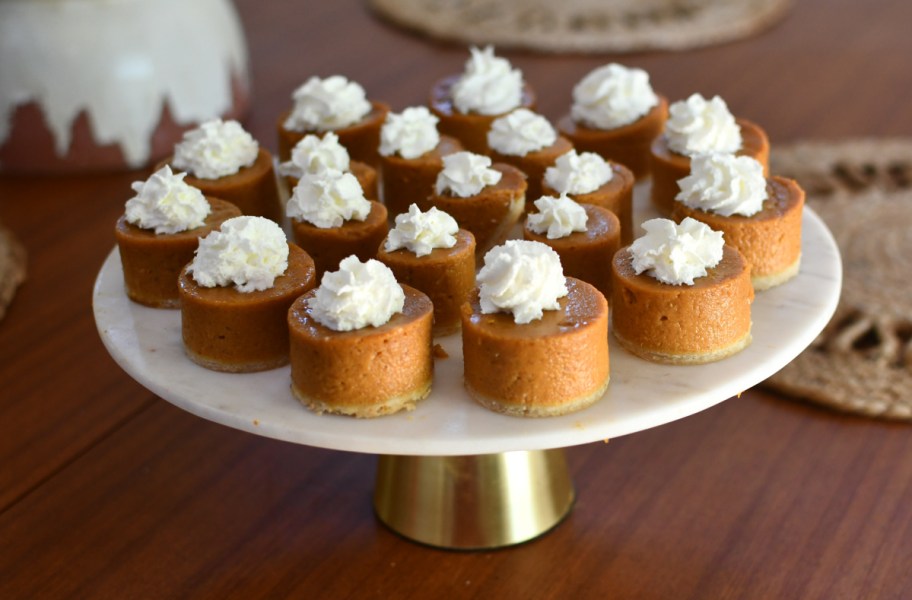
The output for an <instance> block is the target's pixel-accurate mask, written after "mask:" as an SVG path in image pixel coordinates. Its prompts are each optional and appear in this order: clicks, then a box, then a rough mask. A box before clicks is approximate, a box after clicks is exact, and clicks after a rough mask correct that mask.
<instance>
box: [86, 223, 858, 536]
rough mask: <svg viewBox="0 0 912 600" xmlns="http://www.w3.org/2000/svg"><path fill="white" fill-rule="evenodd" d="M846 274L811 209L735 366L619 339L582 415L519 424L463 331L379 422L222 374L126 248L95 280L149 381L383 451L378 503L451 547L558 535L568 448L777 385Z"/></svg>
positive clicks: (196, 405)
mask: <svg viewBox="0 0 912 600" xmlns="http://www.w3.org/2000/svg"><path fill="white" fill-rule="evenodd" d="M637 222H641V221H637ZM841 280H842V266H841V262H840V258H839V252H838V249H837V247H836V244H835V242H834V241H833V238H832V236H831V235H830V232H829V231H828V230H827V228H826V226H825V225H824V224H823V222H822V221H821V220H820V218H819V217H818V216H817V215H816V214H815V213H814V212H813V211H811V210H810V209H807V208H806V209H805V211H804V221H803V240H802V263H801V271H800V273H799V274H798V276H797V277H796V278H794V279H793V280H791V281H789V282H788V283H786V284H784V285H782V286H780V287H777V288H774V289H772V290H768V291H764V292H761V293H758V294H757V297H756V300H755V301H754V304H753V308H752V317H753V342H752V343H751V345H750V346H748V347H747V348H746V349H745V350H744V351H742V352H740V353H738V354H736V355H735V356H732V357H730V358H727V359H725V360H723V361H721V362H717V363H712V364H708V365H699V366H669V365H661V364H655V363H650V362H647V361H644V360H642V359H639V358H637V357H635V356H633V355H631V354H628V353H627V352H626V351H624V350H623V349H622V348H621V347H620V345H619V344H618V343H617V342H616V340H615V339H614V338H613V337H611V339H610V360H611V384H610V385H609V388H608V391H607V392H606V393H605V395H604V397H603V398H602V399H601V400H599V401H598V402H597V403H595V404H594V405H592V406H591V407H589V408H587V409H585V410H583V411H581V412H577V413H574V414H570V415H565V416H561V417H552V418H545V419H524V418H517V417H508V416H504V415H500V414H497V413H493V412H491V411H488V410H486V409H484V408H482V407H481V406H479V405H478V404H476V403H475V402H474V401H472V400H471V398H470V397H469V396H468V394H467V392H466V391H465V388H464V387H463V383H462V381H463V379H462V369H463V362H462V344H461V338H460V336H459V334H456V335H451V336H447V337H443V338H438V339H437V340H435V341H436V343H439V344H440V346H442V348H443V349H444V351H445V352H446V353H447V355H448V357H447V358H441V359H437V360H436V363H435V379H434V387H433V391H432V393H431V395H430V397H428V398H427V399H426V400H424V401H422V402H420V403H419V404H418V407H417V408H416V409H415V410H414V411H412V412H407V413H399V414H395V415H390V416H386V417H382V418H378V419H368V420H359V419H352V418H349V417H341V416H334V415H316V414H314V413H312V412H310V411H309V410H307V409H305V408H303V407H302V406H301V405H300V404H299V403H298V402H297V401H296V400H295V398H294V397H293V396H292V394H291V390H290V374H289V367H283V368H279V369H274V370H271V371H266V372H261V373H251V374H231V373H218V372H214V371H209V370H207V369H204V368H202V367H199V366H197V365H196V364H194V363H193V362H191V361H190V360H189V359H188V358H187V357H186V356H185V355H184V351H183V346H182V343H181V329H180V312H179V311H176V310H161V309H152V308H146V307H144V306H140V305H139V304H136V303H133V302H131V301H130V300H128V299H127V297H126V295H125V294H124V290H123V277H122V272H121V264H120V256H119V254H118V252H117V250H116V248H115V249H114V250H113V251H112V252H111V254H110V255H109V256H108V257H107V259H106V260H105V262H104V265H103V266H102V268H101V271H100V273H99V274H98V278H97V280H96V283H95V288H94V293H93V306H94V312H95V321H96V324H97V326H98V330H99V332H100V334H101V339H102V341H103V342H104V344H105V346H106V347H107V349H108V351H109V352H110V354H111V356H112V357H113V358H114V360H115V361H117V363H118V364H119V365H120V366H121V367H122V368H123V369H124V370H125V371H126V372H127V373H128V374H129V375H130V376H131V377H133V378H134V379H136V381H138V382H139V383H140V384H142V385H143V386H145V387H146V388H148V389H149V390H151V391H152V392H154V393H155V394H157V395H158V396H160V397H162V398H164V399H165V400H167V401H168V402H171V403H172V404H174V405H176V406H178V407H180V408H182V409H184V410H186V411H188V412H190V413H193V414H194V415H197V416H200V417H203V418H205V419H209V420H211V421H215V422H217V423H221V424H223V425H227V426H229V427H233V428H236V429H241V430H243V431H247V432H250V433H255V434H258V435H262V436H266V437H271V438H276V439H280V440H285V441H289V442H293V443H297V444H305V445H309V446H315V447H320V448H328V449H332V450H346V451H352V452H364V453H372V454H378V455H380V460H379V465H378V472H377V481H376V485H375V494H374V506H375V509H376V512H377V516H378V517H379V518H380V520H381V521H383V522H384V523H385V524H386V525H387V526H389V527H390V528H391V529H393V530H394V531H396V532H398V533H400V534H401V535H403V536H405V537H406V538H409V539H411V540H414V541H417V542H420V543H423V544H428V545H432V546H437V547H444V548H459V549H469V548H493V547H502V546H509V545H512V544H517V543H520V542H524V541H527V540H530V539H532V538H534V537H537V536H539V535H541V534H543V533H544V532H546V531H548V530H550V529H551V528H552V527H554V526H555V525H556V524H557V523H559V522H560V521H561V519H562V518H563V517H564V516H566V515H567V514H568V513H569V511H570V509H571V507H572V504H573V499H574V490H573V484H572V482H571V480H570V476H569V473H568V470H567V464H566V459H565V457H564V451H563V450H562V449H563V448H564V447H567V446H574V445H578V444H586V443H589V442H594V441H601V440H608V439H610V438H614V437H618V436H621V435H626V434H629V433H634V432H637V431H641V430H644V429H648V428H650V427H656V426H658V425H662V424H665V423H668V422H671V421H674V420H676V419H680V418H682V417H686V416H688V415H691V414H694V413H696V412H698V411H701V410H703V409H706V408H709V407H711V406H713V405H715V404H717V403H719V402H721V401H723V400H725V399H727V398H731V397H733V396H735V395H737V394H739V393H741V392H742V391H744V390H746V389H748V388H750V387H751V386H753V385H755V384H757V383H759V382H760V381H762V380H764V379H766V378H767V377H769V376H770V375H772V374H773V373H775V372H776V371H778V370H779V369H781V368H782V367H783V366H785V365H786V364H787V363H788V362H789V361H791V360H792V359H793V358H794V357H795V356H797V355H798V354H799V353H800V352H801V351H802V350H803V349H804V348H805V347H807V346H808V345H809V344H810V343H811V342H812V341H813V340H814V338H815V337H816V336H817V335H818V334H819V333H820V332H821V331H822V329H823V327H824V325H826V323H827V321H829V319H830V317H831V316H832V314H833V312H834V310H835V308H836V304H837V301H838V299H839V290H840V287H841Z"/></svg>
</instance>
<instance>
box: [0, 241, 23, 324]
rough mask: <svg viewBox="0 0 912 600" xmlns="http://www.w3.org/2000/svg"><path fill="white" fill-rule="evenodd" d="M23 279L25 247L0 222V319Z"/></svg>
mask: <svg viewBox="0 0 912 600" xmlns="http://www.w3.org/2000/svg"><path fill="white" fill-rule="evenodd" d="M24 280H25V248H24V247H23V246H22V244H21V243H19V240H17V239H16V238H15V237H14V236H13V234H12V232H10V230H8V229H6V228H5V227H3V225H2V224H0V319H3V317H4V315H6V307H7V306H9V305H10V302H12V301H13V296H14V295H15V294H16V288H18V287H19V284H20V283H22V282H23V281H24Z"/></svg>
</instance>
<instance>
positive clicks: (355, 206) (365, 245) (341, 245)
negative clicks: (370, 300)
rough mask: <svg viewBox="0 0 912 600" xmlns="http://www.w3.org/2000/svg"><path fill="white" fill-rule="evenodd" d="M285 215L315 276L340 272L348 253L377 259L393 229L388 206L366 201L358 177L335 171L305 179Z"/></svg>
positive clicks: (310, 174)
mask: <svg viewBox="0 0 912 600" xmlns="http://www.w3.org/2000/svg"><path fill="white" fill-rule="evenodd" d="M285 211H286V214H287V215H288V218H289V219H291V230H292V233H293V235H294V239H295V243H297V244H298V245H299V246H301V248H303V249H304V250H306V251H307V253H308V254H310V256H311V257H312V258H313V260H314V264H315V265H316V268H317V277H322V276H323V273H326V272H327V271H335V270H336V269H338V268H339V262H340V261H341V260H342V259H343V258H345V257H347V256H349V255H352V254H354V255H355V256H357V257H358V258H360V259H361V260H367V259H369V258H373V257H374V256H376V254H377V248H379V247H380V243H381V242H382V241H383V239H384V238H385V237H386V232H387V231H388V230H389V225H388V223H387V221H386V219H387V212H386V207H385V206H383V205H382V204H380V203H379V202H377V201H376V200H368V199H366V198H365V197H364V192H363V190H362V189H361V186H360V185H359V184H358V180H357V179H356V178H355V176H354V175H352V174H351V173H343V172H342V171H336V170H333V169H330V170H326V171H322V172H320V173H316V174H312V173H308V174H305V175H304V176H303V177H301V179H300V181H298V185H296V186H295V188H294V192H293V193H292V195H291V198H290V199H289V200H288V204H286V205H285Z"/></svg>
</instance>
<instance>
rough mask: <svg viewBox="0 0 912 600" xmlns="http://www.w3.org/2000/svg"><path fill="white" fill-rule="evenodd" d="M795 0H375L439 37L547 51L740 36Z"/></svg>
mask: <svg viewBox="0 0 912 600" xmlns="http://www.w3.org/2000/svg"><path fill="white" fill-rule="evenodd" d="M790 3H791V0H562V1H560V2H555V1H553V0H370V4H371V6H372V7H373V8H374V9H375V10H376V11H377V12H378V13H379V14H381V15H383V16H385V17H386V18H388V19H390V20H391V21H393V22H395V23H398V24H399V25H402V26H404V27H408V28H411V29H414V30H417V31H419V32H421V33H424V34H427V35H429V36H431V37H434V38H439V39H444V40H450V41H458V42H462V43H471V44H479V45H481V44H496V45H497V46H501V47H505V48H506V47H512V48H523V49H526V50H534V51H542V52H593V53H594V52H633V51H640V50H680V49H684V48H693V47H697V46H706V45H708V44H715V43H721V42H726V41H730V40H734V39H740V38H744V37H747V36H748V35H751V34H753V33H755V32H757V31H759V30H760V29H762V28H764V27H767V26H769V25H771V24H772V23H773V22H775V21H776V20H777V19H779V18H780V17H781V16H782V15H783V14H785V12H786V9H787V8H788V7H789V5H790Z"/></svg>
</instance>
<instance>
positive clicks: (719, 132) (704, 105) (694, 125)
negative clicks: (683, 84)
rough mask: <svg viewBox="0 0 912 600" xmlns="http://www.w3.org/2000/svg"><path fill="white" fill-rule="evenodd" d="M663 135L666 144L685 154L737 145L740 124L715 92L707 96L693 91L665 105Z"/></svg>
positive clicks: (725, 149)
mask: <svg viewBox="0 0 912 600" xmlns="http://www.w3.org/2000/svg"><path fill="white" fill-rule="evenodd" d="M665 136H666V139H667V140H668V147H669V148H671V149H672V150H674V151H675V152H677V153H678V154H684V155H686V156H693V155H694V154H698V153H701V152H737V151H738V150H740V149H741V128H740V127H739V126H738V123H736V122H735V117H734V116H732V114H731V113H730V112H729V111H728V105H726V104H725V100H723V99H722V98H720V97H719V96H713V98H712V99H711V100H707V99H706V98H704V97H703V96H701V95H700V94H693V95H691V96H690V97H689V98H688V99H687V100H680V101H678V102H675V103H673V104H672V105H671V106H670V107H668V121H667V122H666V123H665Z"/></svg>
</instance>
